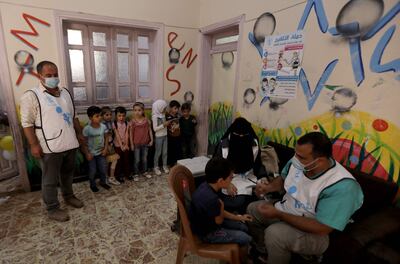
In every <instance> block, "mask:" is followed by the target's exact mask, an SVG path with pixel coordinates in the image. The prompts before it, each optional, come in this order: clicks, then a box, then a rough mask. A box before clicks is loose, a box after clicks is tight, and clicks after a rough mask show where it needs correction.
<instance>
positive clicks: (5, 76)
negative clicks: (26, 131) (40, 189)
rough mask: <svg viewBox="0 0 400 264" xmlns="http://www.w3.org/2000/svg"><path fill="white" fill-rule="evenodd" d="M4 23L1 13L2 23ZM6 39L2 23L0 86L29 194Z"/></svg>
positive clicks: (25, 186)
mask: <svg viewBox="0 0 400 264" xmlns="http://www.w3.org/2000/svg"><path fill="white" fill-rule="evenodd" d="M1 21H3V20H2V17H1V13H0V22H1ZM5 43H6V42H5V38H4V29H3V24H2V23H0V86H1V87H3V88H1V87H0V89H3V91H2V92H3V93H4V96H5V98H6V100H5V109H6V111H7V116H8V122H9V124H10V130H11V134H12V136H13V139H14V148H15V152H16V156H17V169H18V176H19V178H20V183H21V185H22V188H23V189H24V191H27V192H29V191H30V190H31V186H30V183H29V178H28V173H27V171H26V163H25V155H24V146H23V143H22V142H23V141H22V135H21V131H22V129H21V126H20V125H19V122H18V116H17V113H16V109H17V108H16V105H15V100H14V99H15V98H14V93H13V85H12V82H11V75H10V69H9V63H8V59H7V58H8V57H7V51H6V48H7V47H6V44H5Z"/></svg>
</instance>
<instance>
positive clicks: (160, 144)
mask: <svg viewBox="0 0 400 264" xmlns="http://www.w3.org/2000/svg"><path fill="white" fill-rule="evenodd" d="M155 143H156V144H155V145H156V146H155V147H156V152H155V153H154V168H156V167H158V160H159V159H160V156H161V154H162V163H163V166H167V158H168V140H167V136H162V137H156V142H155Z"/></svg>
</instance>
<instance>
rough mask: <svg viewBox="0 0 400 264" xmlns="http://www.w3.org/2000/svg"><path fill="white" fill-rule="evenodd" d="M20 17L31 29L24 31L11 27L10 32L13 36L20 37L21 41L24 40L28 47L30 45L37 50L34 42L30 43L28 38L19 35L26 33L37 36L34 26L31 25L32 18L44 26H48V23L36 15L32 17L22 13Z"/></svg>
mask: <svg viewBox="0 0 400 264" xmlns="http://www.w3.org/2000/svg"><path fill="white" fill-rule="evenodd" d="M22 17H23V18H24V19H25V21H26V23H27V24H28V26H29V27H30V29H31V31H25V30H19V29H11V34H13V35H14V36H16V37H17V38H18V39H20V40H21V41H22V42H24V43H25V44H26V45H28V46H29V47H31V48H32V49H34V50H38V47H36V46H35V45H34V44H32V43H31V42H29V41H28V40H26V39H25V38H24V37H22V36H21V35H28V36H35V37H37V36H39V33H38V32H37V30H36V28H35V27H34V26H33V25H32V23H31V21H30V20H34V21H36V22H38V23H40V24H42V25H45V26H48V27H49V26H50V23H48V22H46V21H44V20H42V19H39V18H37V17H34V16H32V15H29V14H26V13H23V14H22Z"/></svg>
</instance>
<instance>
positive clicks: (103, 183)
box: [99, 182, 111, 190]
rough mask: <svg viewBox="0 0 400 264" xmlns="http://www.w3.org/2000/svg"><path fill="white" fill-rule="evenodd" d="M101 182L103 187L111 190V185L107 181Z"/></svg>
mask: <svg viewBox="0 0 400 264" xmlns="http://www.w3.org/2000/svg"><path fill="white" fill-rule="evenodd" d="M99 184H100V186H101V187H103V188H104V189H106V190H110V189H111V186H110V185H108V184H107V183H105V182H100V183H99Z"/></svg>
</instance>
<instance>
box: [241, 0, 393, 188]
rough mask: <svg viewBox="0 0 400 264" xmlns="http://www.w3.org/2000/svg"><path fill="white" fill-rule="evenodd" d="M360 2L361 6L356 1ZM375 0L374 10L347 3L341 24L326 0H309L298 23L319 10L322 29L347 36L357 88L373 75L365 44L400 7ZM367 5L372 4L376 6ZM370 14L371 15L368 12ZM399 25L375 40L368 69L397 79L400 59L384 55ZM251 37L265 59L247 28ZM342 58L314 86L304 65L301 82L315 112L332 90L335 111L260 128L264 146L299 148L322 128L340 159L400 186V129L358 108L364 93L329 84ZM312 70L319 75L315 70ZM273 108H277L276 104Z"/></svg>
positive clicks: (300, 25) (333, 61)
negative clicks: (305, 137)
mask: <svg viewBox="0 0 400 264" xmlns="http://www.w3.org/2000/svg"><path fill="white" fill-rule="evenodd" d="M356 2H357V5H358V6H355V5H354V4H355V3H356ZM358 2H359V3H358ZM372 2H374V4H375V5H374V6H373V8H375V9H374V10H369V12H367V11H365V10H364V6H362V5H363V4H364V3H363V1H349V2H347V4H346V5H344V6H343V7H342V8H341V9H339V10H340V12H339V15H338V16H337V19H336V25H334V26H330V25H329V23H328V19H327V15H326V12H325V11H326V9H325V7H324V3H323V0H308V1H307V3H306V5H305V8H304V10H303V13H302V15H301V18H300V21H299V23H298V26H297V29H298V30H303V29H304V28H305V27H306V23H307V20H308V17H309V15H310V13H311V12H312V11H313V10H314V11H315V15H316V19H317V21H318V27H319V30H320V32H322V33H323V34H329V35H331V36H332V37H334V38H335V39H339V38H340V39H341V40H344V41H345V43H346V45H347V47H346V49H347V50H348V53H347V54H349V56H350V60H349V61H350V63H349V64H351V70H350V73H352V75H353V78H354V83H355V87H359V86H360V85H361V84H362V82H363V81H364V80H365V79H366V77H368V76H366V74H365V69H364V67H365V65H364V62H363V58H364V60H365V58H366V56H365V54H363V48H364V49H365V47H363V43H365V42H366V41H368V40H370V39H372V38H373V37H374V36H375V35H376V34H377V33H378V32H380V31H381V30H382V29H383V27H384V26H386V25H387V24H388V23H389V22H390V21H392V20H393V19H394V18H395V17H396V16H397V15H398V13H399V12H400V2H397V3H395V4H394V6H393V7H390V8H389V9H388V11H386V13H384V12H383V3H382V1H381V0H376V1H372ZM381 7H382V8H381ZM365 8H371V6H369V7H365ZM360 10H364V11H360ZM354 12H356V13H354ZM365 13H368V14H371V15H370V16H367V17H365V16H364V17H363V14H365ZM352 15H354V16H352ZM351 19H353V20H351ZM396 27H397V25H389V26H388V27H386V29H385V31H384V32H382V33H383V34H381V35H380V37H379V40H377V42H376V41H375V42H376V44H374V45H375V46H371V48H372V49H371V50H372V52H371V54H370V57H369V68H370V71H371V72H374V73H386V72H394V73H395V77H394V79H395V80H396V81H399V80H400V74H399V72H400V58H394V59H391V60H388V59H386V60H383V59H382V58H383V56H384V53H385V50H386V48H387V46H388V45H389V43H390V41H391V40H392V38H393V35H394V34H395V32H396ZM248 39H249V41H250V43H252V44H253V46H254V47H255V48H256V49H257V51H258V53H259V55H260V57H261V58H262V55H263V54H262V52H263V49H262V46H261V44H260V43H259V42H258V41H257V39H256V37H255V35H254V32H249V33H248ZM338 63H339V59H338V58H333V59H331V61H330V62H329V63H328V64H327V65H326V67H325V69H324V68H322V69H323V71H322V73H317V75H318V74H321V75H320V78H319V80H318V79H317V80H318V81H317V83H316V85H315V88H314V89H312V88H311V86H312V85H310V83H309V80H308V78H307V74H306V72H307V69H301V72H300V86H301V90H302V92H303V94H304V96H305V99H306V107H307V109H308V111H310V112H311V111H312V110H313V108H314V107H315V103H316V101H317V100H318V98H319V97H321V96H320V95H321V94H322V93H321V92H322V91H323V89H324V88H325V89H327V90H329V92H330V93H331V96H330V97H329V98H328V97H325V100H327V103H330V104H331V108H330V111H328V112H326V113H325V114H322V115H319V116H317V117H312V118H309V119H307V120H305V121H301V122H300V123H298V122H296V123H294V122H293V123H288V125H287V126H284V127H282V128H274V127H271V128H263V127H258V128H257V135H258V136H259V138H260V143H261V145H263V144H266V143H267V142H268V141H273V142H277V143H281V144H283V145H286V146H290V147H294V146H295V144H296V142H297V139H298V138H299V137H301V136H302V135H304V134H305V133H308V132H311V131H320V132H322V133H324V134H326V135H327V136H328V137H329V138H331V139H332V142H333V155H334V158H335V159H336V160H337V161H339V162H340V163H342V164H344V165H346V166H349V167H351V168H354V169H357V170H361V171H363V172H366V173H369V174H370V175H373V176H376V177H379V178H382V179H385V180H388V181H394V182H396V183H397V184H398V185H400V152H399V149H400V143H399V142H398V140H395V139H396V138H397V139H398V138H399V136H400V128H399V127H398V126H396V125H395V124H394V123H391V122H390V121H388V120H387V119H385V118H383V117H378V116H375V115H374V114H372V113H366V112H363V111H359V110H354V109H353V107H354V105H356V104H357V99H358V97H359V96H358V95H357V93H356V92H355V91H354V90H353V89H352V88H349V87H348V86H347V87H345V86H343V85H328V84H327V83H328V81H329V78H330V76H331V75H332V74H333V72H334V71H335V69H336V66H337V64H338ZM349 66H350V65H349ZM312 74H313V75H315V69H314V72H313V73H312ZM387 81H389V80H385V79H383V78H382V77H379V80H377V81H375V83H374V84H373V86H372V87H377V86H379V85H382V84H384V83H386V82H387ZM261 83H262V82H261ZM360 92H362V90H359V91H358V93H360ZM328 95H329V94H328ZM266 102H269V103H270V104H271V102H270V98H263V99H262V101H261V103H260V106H262V105H263V104H264V103H266ZM253 107H254V106H253ZM269 109H272V110H273V108H271V106H270V107H269ZM276 109H277V108H276Z"/></svg>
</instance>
